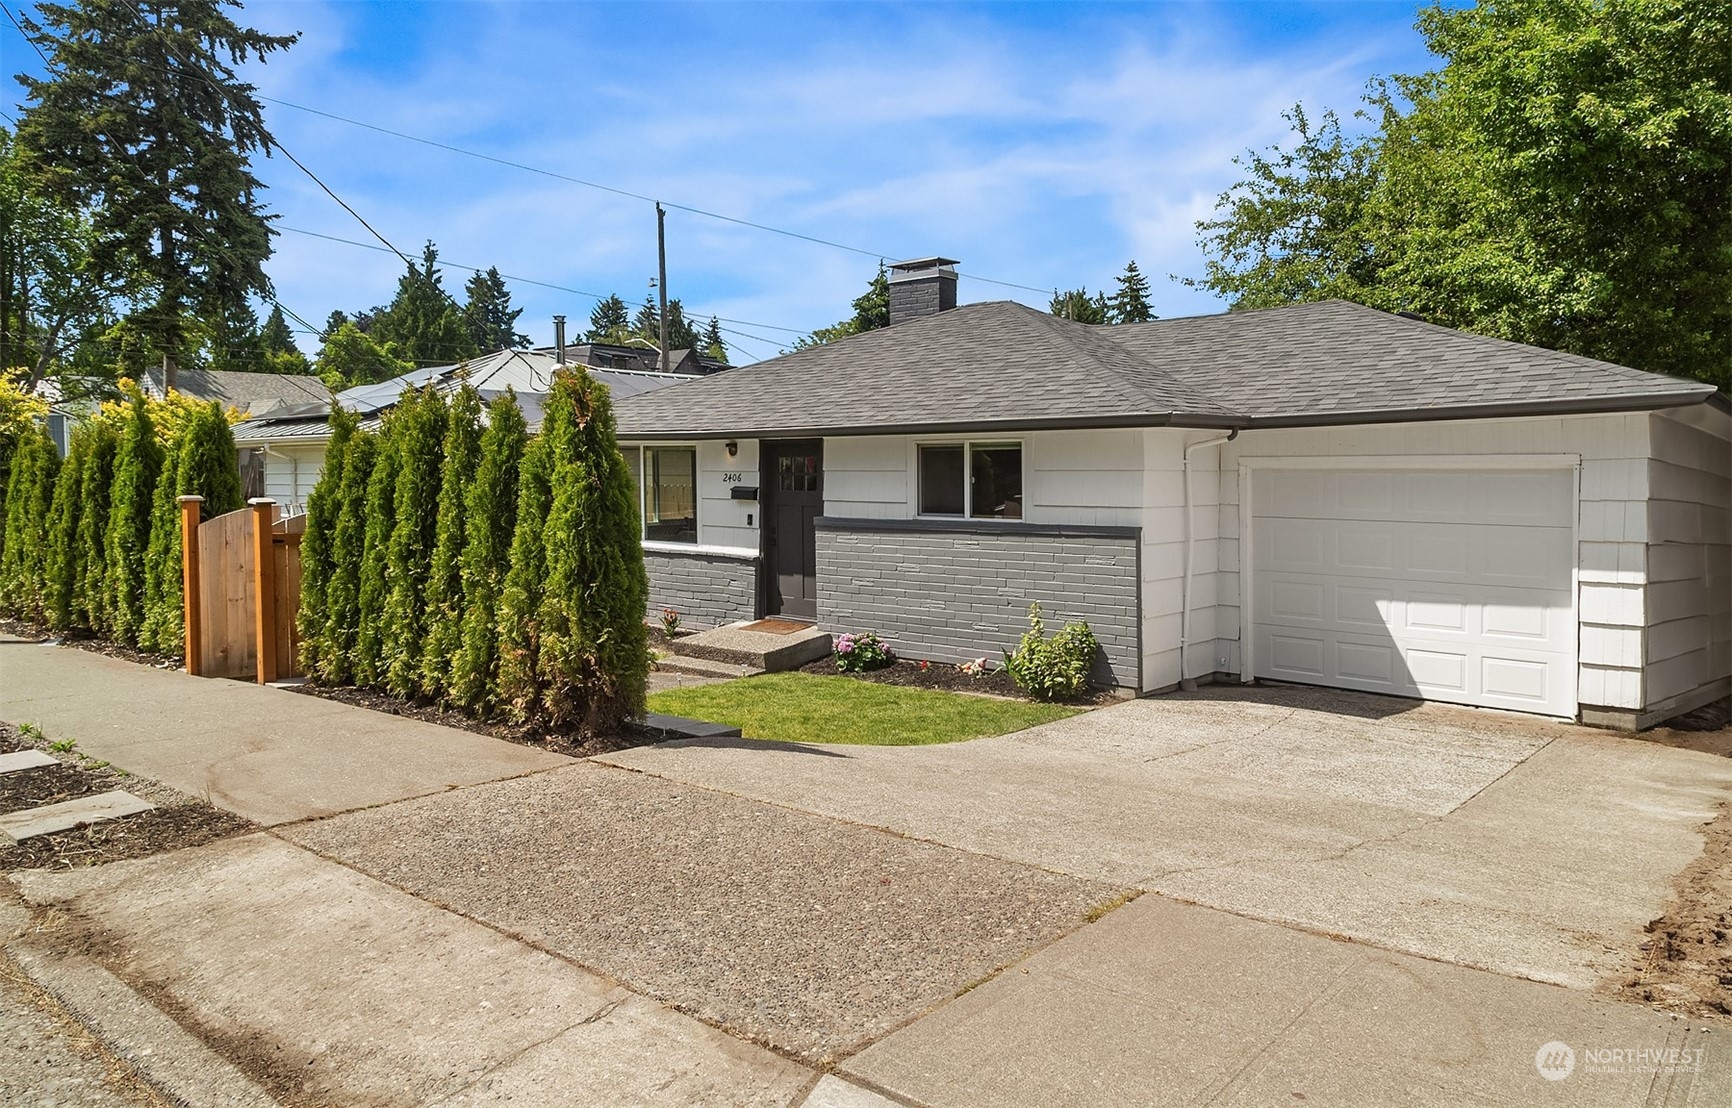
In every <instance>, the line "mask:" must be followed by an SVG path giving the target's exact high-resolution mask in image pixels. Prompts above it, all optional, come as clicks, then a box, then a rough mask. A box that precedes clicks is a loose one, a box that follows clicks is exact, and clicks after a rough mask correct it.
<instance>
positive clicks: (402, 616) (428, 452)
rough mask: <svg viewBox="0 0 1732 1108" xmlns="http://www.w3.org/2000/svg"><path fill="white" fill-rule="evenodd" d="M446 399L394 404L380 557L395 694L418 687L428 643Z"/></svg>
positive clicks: (387, 674) (386, 647)
mask: <svg viewBox="0 0 1732 1108" xmlns="http://www.w3.org/2000/svg"><path fill="white" fill-rule="evenodd" d="M447 415H448V411H447V409H446V406H445V397H444V396H443V395H441V394H440V393H438V392H435V391H434V390H432V389H422V390H420V392H419V393H418V394H416V395H414V396H410V395H408V394H405V396H404V397H403V399H402V400H401V401H400V402H399V403H398V405H397V412H396V416H397V418H396V420H395V423H396V427H395V429H394V431H393V432H392V433H393V434H394V435H395V436H396V439H397V449H396V455H397V504H396V518H395V519H394V520H392V525H391V544H390V546H389V547H388V548H387V551H386V555H385V578H386V581H387V583H388V585H389V591H388V593H387V594H386V597H385V628H384V630H385V636H384V643H383V659H384V683H385V689H386V691H388V692H390V693H392V694H393V695H395V696H409V695H410V694H412V693H414V692H416V691H417V690H418V689H419V687H420V680H421V654H422V650H423V648H424V647H425V646H426V643H427V586H428V580H427V577H428V574H429V573H430V572H431V571H432V565H433V544H434V540H435V539H436V537H437V534H438V528H439V479H440V473H441V471H442V470H443V468H444V467H443V464H442V463H443V461H444V443H445V424H446V417H447Z"/></svg>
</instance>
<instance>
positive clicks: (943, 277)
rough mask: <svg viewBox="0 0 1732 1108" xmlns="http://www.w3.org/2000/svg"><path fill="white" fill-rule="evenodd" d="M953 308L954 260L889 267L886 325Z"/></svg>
mask: <svg viewBox="0 0 1732 1108" xmlns="http://www.w3.org/2000/svg"><path fill="white" fill-rule="evenodd" d="M954 307H956V259H954V258H913V259H911V260H909V261H906V262H892V263H890V325H891V326H892V327H894V326H896V325H897V324H898V323H906V322H907V321H908V320H911V319H919V318H920V317H921V316H923V315H936V314H937V313H939V312H947V311H949V310H950V309H952V308H954Z"/></svg>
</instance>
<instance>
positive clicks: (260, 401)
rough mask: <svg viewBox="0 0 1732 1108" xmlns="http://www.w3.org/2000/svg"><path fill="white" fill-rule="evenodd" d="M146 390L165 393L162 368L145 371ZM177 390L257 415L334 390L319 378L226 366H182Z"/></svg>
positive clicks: (323, 396) (318, 398)
mask: <svg viewBox="0 0 1732 1108" xmlns="http://www.w3.org/2000/svg"><path fill="white" fill-rule="evenodd" d="M145 380H146V384H145V389H146V391H147V392H149V393H151V394H152V395H154V396H161V395H162V371H161V370H150V371H147V372H146V374H145ZM174 390H175V391H176V392H178V393H180V394H181V395H183V396H189V397H191V398H192V399H194V400H220V401H222V402H223V403H224V404H226V405H228V406H229V407H231V408H239V409H240V410H241V411H243V412H250V413H251V414H253V415H255V416H259V415H264V414H265V413H267V412H269V411H272V410H273V409H277V408H283V407H289V406H292V405H296V404H307V403H313V402H319V401H324V400H327V399H328V398H329V397H330V395H331V390H329V389H327V388H326V387H325V383H324V382H323V381H321V380H319V379H318V378H317V377H308V376H297V375H295V374H290V373H242V372H236V371H234V370H224V369H181V370H176V371H175V375H174Z"/></svg>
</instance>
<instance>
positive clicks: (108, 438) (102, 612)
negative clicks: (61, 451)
mask: <svg viewBox="0 0 1732 1108" xmlns="http://www.w3.org/2000/svg"><path fill="white" fill-rule="evenodd" d="M85 428H86V430H87V432H88V434H89V437H90V450H89V455H88V457H86V458H85V461H84V476H83V480H82V483H81V484H80V486H79V501H80V511H79V514H78V536H77V539H76V541H77V544H78V553H77V558H76V562H75V564H74V567H73V574H74V586H73V621H74V624H75V625H76V626H83V627H88V628H90V629H91V630H93V631H106V630H107V629H108V625H109V624H108V516H109V510H108V509H109V502H110V499H111V497H112V494H113V484H114V459H115V455H116V454H118V453H119V451H120V436H119V435H118V434H117V433H116V432H115V430H114V427H113V425H112V424H110V423H109V422H108V421H107V420H104V419H93V420H91V421H90V422H89V423H87V424H85Z"/></svg>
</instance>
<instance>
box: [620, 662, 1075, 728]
mask: <svg viewBox="0 0 1732 1108" xmlns="http://www.w3.org/2000/svg"><path fill="white" fill-rule="evenodd" d="M649 707H650V711H652V712H665V713H666V714H668V715H673V716H685V717H687V718H689V719H701V720H707V721H708V722H710V723H725V724H728V725H729V726H732V727H738V728H740V730H741V731H742V732H743V733H744V734H745V736H746V737H747V738H749V739H779V740H782V741H784V742H795V743H870V744H873V745H876V746H920V745H924V744H926V743H953V742H961V741H962V740H964V739H978V738H981V737H983V736H986V735H1003V734H1006V733H1007V732H1011V731H1020V730H1022V729H1023V728H1025V727H1033V726H1034V725H1035V724H1037V723H1051V722H1052V721H1053V720H1055V719H1064V718H1065V717H1066V716H1074V715H1076V711H1077V710H1076V709H1075V708H1065V707H1062V706H1060V705H1057V704H1030V703H1025V702H1022V701H1015V700H989V699H987V698H986V697H980V696H967V695H964V694H962V693H951V692H939V691H936V690H934V689H905V688H899V687H897V686H895V685H878V684H874V683H873V682H871V681H861V680H858V679H856V678H853V677H818V676H814V675H813V674H809V673H771V674H766V675H764V676H762V677H748V678H744V679H742V680H739V681H728V682H725V683H723V684H719V685H701V686H699V687H697V688H690V689H669V690H668V691H666V692H659V693H656V694H655V695H654V696H652V697H650V698H649Z"/></svg>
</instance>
